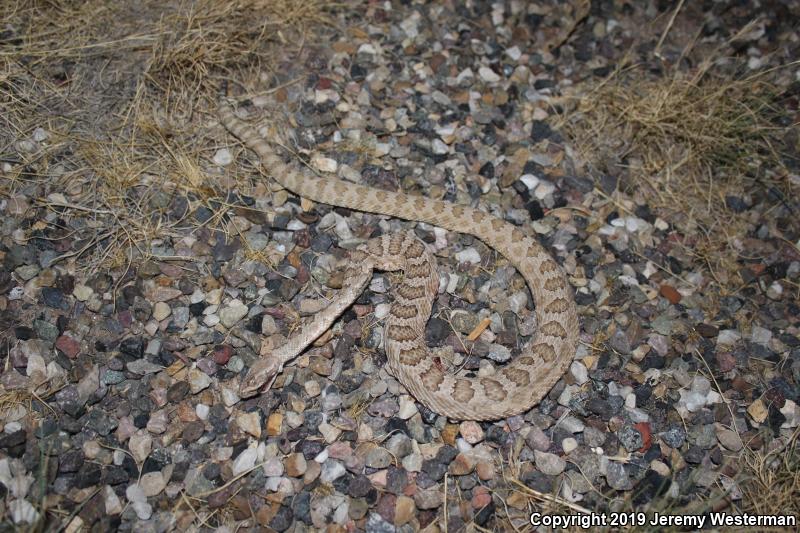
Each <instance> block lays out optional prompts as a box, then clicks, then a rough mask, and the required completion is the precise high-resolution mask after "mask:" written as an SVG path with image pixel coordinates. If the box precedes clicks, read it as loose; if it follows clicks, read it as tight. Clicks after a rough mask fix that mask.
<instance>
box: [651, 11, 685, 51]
mask: <svg viewBox="0 0 800 533" xmlns="http://www.w3.org/2000/svg"><path fill="white" fill-rule="evenodd" d="M683 1H684V0H681V1H680V2H678V6H677V7H676V8H675V11H673V12H672V16H671V17H670V19H669V22H667V27H666V28H664V31H663V32H662V33H661V38H660V39H659V40H658V44H656V49H655V50H654V51H653V55H655V56H656V57H657V58H659V59H663V57H661V45H662V44H664V39H666V38H667V34H668V33H669V31H670V30H671V29H672V25H673V24H674V23H675V18H676V17H677V16H678V13H679V12H680V10H681V8H682V7H683Z"/></svg>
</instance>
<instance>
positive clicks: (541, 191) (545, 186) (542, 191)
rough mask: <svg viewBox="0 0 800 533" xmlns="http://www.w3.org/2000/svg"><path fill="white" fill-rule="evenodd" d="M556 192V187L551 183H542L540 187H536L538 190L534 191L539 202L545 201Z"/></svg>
mask: <svg viewBox="0 0 800 533" xmlns="http://www.w3.org/2000/svg"><path fill="white" fill-rule="evenodd" d="M555 190H556V186H555V185H553V184H552V183H550V182H549V181H542V182H541V183H539V185H537V186H536V190H535V191H533V194H534V196H536V198H538V199H539V200H544V199H545V198H547V197H548V196H550V195H551V194H553V193H554V192H555Z"/></svg>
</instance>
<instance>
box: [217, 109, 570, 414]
mask: <svg viewBox="0 0 800 533" xmlns="http://www.w3.org/2000/svg"><path fill="white" fill-rule="evenodd" d="M219 119H220V122H221V123H222V125H223V126H224V127H225V128H226V129H227V130H228V131H230V132H231V133H232V134H233V135H234V136H236V137H237V138H239V139H240V140H241V141H242V142H243V143H244V144H245V145H246V146H247V147H249V148H250V149H252V150H253V151H254V152H255V153H256V154H257V155H258V156H259V159H260V160H261V163H262V165H264V166H265V168H266V169H267V170H268V172H269V173H270V175H271V176H273V177H274V179H275V180H277V181H278V183H280V184H281V185H282V186H283V187H285V188H286V189H288V190H290V191H291V192H293V193H295V194H297V195H299V196H302V197H305V198H308V199H310V200H313V201H315V202H320V203H325V204H330V205H334V206H339V207H345V208H348V209H353V210H357V211H364V212H370V213H377V214H382V215H389V216H392V217H397V218H402V219H405V220H413V221H420V222H426V223H428V224H432V225H435V226H439V227H442V228H445V229H447V230H451V231H456V232H463V233H468V234H471V235H474V236H475V237H477V238H479V239H481V240H482V241H483V242H484V243H486V244H487V245H489V246H490V247H492V248H494V249H495V250H497V251H498V252H500V253H501V254H502V255H503V256H505V257H506V258H507V259H508V260H509V262H510V263H511V264H512V265H514V267H515V268H516V269H517V270H518V271H519V272H520V274H521V275H522V276H523V278H524V279H525V281H526V283H527V284H528V287H529V289H530V291H531V294H532V296H533V300H534V304H535V308H536V309H535V312H536V322H537V326H538V327H537V331H536V333H535V334H534V336H533V338H532V339H531V341H530V342H529V343H528V344H527V345H526V346H525V347H524V348H523V349H522V351H521V353H520V355H519V356H517V357H515V358H514V359H513V360H512V361H510V362H509V363H508V364H507V365H505V366H504V367H502V368H500V369H498V370H497V371H496V372H495V373H493V374H491V375H488V376H475V377H470V376H462V375H453V374H449V373H446V372H445V371H444V369H443V368H442V367H441V365H440V364H437V361H436V360H435V358H434V357H433V356H432V355H431V353H430V351H429V349H428V347H427V346H426V344H425V324H426V323H427V321H428V318H429V317H430V313H431V306H432V302H433V299H434V297H435V295H436V292H437V288H438V285H439V281H438V280H439V278H438V274H437V271H436V261H435V259H434V257H433V254H431V252H430V251H429V250H428V248H427V246H426V245H425V244H424V243H423V242H422V241H420V240H419V239H417V238H416V237H415V236H414V235H413V234H410V233H399V234H393V235H384V236H381V237H378V238H375V239H371V240H369V241H368V242H367V243H365V244H364V245H362V246H360V247H359V248H358V249H356V250H354V251H353V252H352V253H351V256H350V261H349V266H348V268H347V270H346V272H345V284H344V286H343V289H342V291H340V294H339V297H338V298H337V299H336V300H335V301H334V302H332V303H331V304H330V305H329V306H328V307H327V308H325V309H323V310H322V311H321V312H320V313H318V314H317V315H316V316H314V317H313V318H312V320H311V321H310V322H309V323H308V324H306V325H305V326H304V327H303V328H302V331H300V332H299V333H298V334H296V335H294V336H293V337H292V338H290V339H289V340H288V341H287V343H286V344H285V345H283V346H281V347H279V348H278V349H277V350H275V351H272V352H270V353H262V357H261V358H260V359H258V360H257V361H256V363H255V364H253V365H252V366H251V367H250V369H249V371H248V373H247V375H246V376H245V378H244V380H243V381H242V384H241V387H240V390H241V392H242V394H243V395H245V396H246V395H252V394H255V393H257V392H258V391H259V390H261V389H262V388H263V386H264V385H265V384H266V383H267V382H269V381H270V380H271V379H274V377H275V375H276V374H277V372H279V371H280V369H281V368H282V366H283V364H284V363H285V362H287V361H288V360H290V359H292V358H293V357H295V356H296V355H298V354H299V353H300V352H302V351H303V349H305V347H307V346H308V345H309V344H311V343H312V342H313V341H314V340H315V339H316V338H317V337H319V336H320V335H321V334H322V333H324V332H325V330H326V329H327V328H328V327H330V325H331V324H332V323H333V322H334V321H335V320H336V318H337V317H338V316H339V315H340V314H341V313H342V312H343V311H344V310H345V309H346V308H347V307H348V306H349V305H350V304H351V303H352V302H353V301H354V300H355V299H356V298H357V297H358V295H359V294H360V293H361V291H362V290H363V288H364V286H365V285H366V284H367V283H368V282H369V279H370V278H371V275H372V269H373V268H377V269H382V270H401V269H402V270H403V271H404V277H403V281H402V282H401V283H400V284H399V285H398V286H397V287H395V289H394V291H393V292H394V293H395V294H394V296H395V300H394V303H393V304H392V306H391V310H390V312H389V315H388V317H387V318H386V322H385V329H384V345H385V350H386V355H387V359H388V371H389V372H390V373H391V374H392V375H393V376H394V377H396V378H397V379H398V381H400V382H401V383H402V384H403V385H404V386H405V387H406V389H408V391H409V392H410V393H411V394H412V395H413V396H414V397H415V398H416V399H417V400H418V401H419V402H421V403H422V404H424V405H425V406H427V407H428V408H430V409H431V410H433V411H435V412H437V413H439V414H442V415H446V416H447V417H449V418H451V419H454V420H496V419H499V418H504V417H508V416H511V415H514V414H519V413H522V412H525V411H527V410H529V409H530V408H531V407H533V406H534V405H536V404H537V403H538V402H539V401H540V400H541V399H542V398H543V397H544V395H545V394H547V393H548V392H549V391H550V389H551V388H552V387H553V385H554V384H555V383H556V382H557V381H558V379H559V378H560V377H561V376H562V374H563V373H564V372H565V371H566V369H567V367H568V366H569V365H570V363H571V361H572V358H573V356H574V354H575V349H576V345H577V342H578V334H579V324H578V315H577V310H576V307H575V301H574V298H573V296H572V292H571V289H570V288H569V286H568V284H567V280H566V277H565V275H564V273H563V272H562V270H561V268H560V267H559V265H558V264H557V263H556V262H555V260H553V258H552V257H551V256H550V254H548V253H547V251H546V250H545V249H544V248H543V247H542V246H541V245H540V244H539V243H538V242H537V241H536V240H535V239H533V238H531V237H528V236H527V235H525V234H524V233H523V232H522V231H521V230H520V229H518V228H517V227H515V226H513V225H512V224H510V223H508V222H505V221H503V220H501V219H499V218H497V217H495V216H492V215H489V214H487V213H485V212H483V211H480V210H478V209H474V208H472V207H468V206H463V205H457V204H452V203H449V202H443V201H438V200H431V199H427V198H424V197H421V196H411V195H408V194H403V193H395V192H390V191H384V190H379V189H374V188H370V187H365V186H363V185H358V184H354V183H349V182H345V181H342V180H339V179H336V178H319V177H317V176H315V175H314V174H312V173H311V172H310V171H308V170H306V169H304V168H302V167H300V166H299V165H297V164H296V163H294V164H287V163H285V162H284V161H283V159H282V158H281V157H280V156H279V155H278V153H277V152H276V151H275V150H274V149H273V147H272V146H271V145H270V144H269V143H268V142H267V141H266V140H265V139H263V138H262V137H261V136H260V135H259V134H258V133H257V132H256V130H255V129H254V128H253V127H252V126H250V125H249V124H248V123H246V122H244V121H242V120H240V119H239V118H237V117H236V115H235V114H234V111H233V109H232V108H231V107H230V106H229V105H228V104H226V103H225V102H224V101H223V102H221V104H220V108H219Z"/></svg>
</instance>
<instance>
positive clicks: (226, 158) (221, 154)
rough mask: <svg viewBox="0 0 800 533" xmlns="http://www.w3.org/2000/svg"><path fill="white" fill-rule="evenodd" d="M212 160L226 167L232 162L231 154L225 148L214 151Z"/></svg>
mask: <svg viewBox="0 0 800 533" xmlns="http://www.w3.org/2000/svg"><path fill="white" fill-rule="evenodd" d="M213 161H214V164H215V165H218V166H220V167H226V166H228V165H230V164H231V163H233V155H232V154H231V152H230V150H228V149H227V148H220V149H219V150H217V151H216V153H214V157H213Z"/></svg>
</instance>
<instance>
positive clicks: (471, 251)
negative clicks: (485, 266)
mask: <svg viewBox="0 0 800 533" xmlns="http://www.w3.org/2000/svg"><path fill="white" fill-rule="evenodd" d="M456 260H457V261H458V262H459V263H472V264H475V265H477V264H480V262H481V254H479V253H478V250H476V249H475V248H473V247H472V246H470V247H469V248H465V249H463V250H461V251H460V252H457V253H456Z"/></svg>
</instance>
